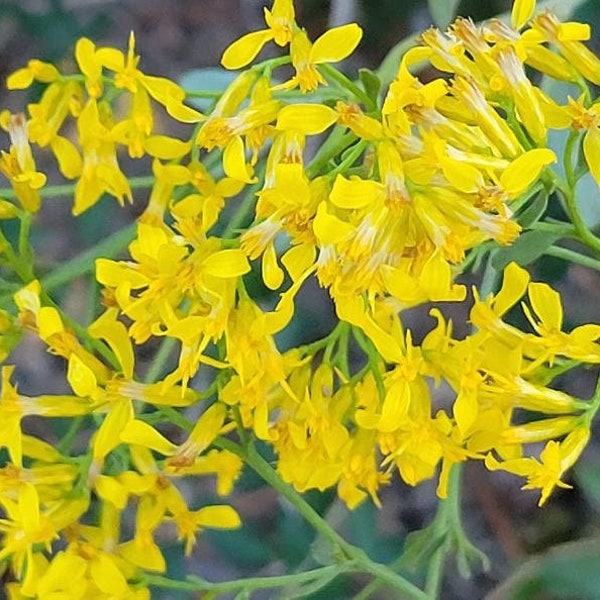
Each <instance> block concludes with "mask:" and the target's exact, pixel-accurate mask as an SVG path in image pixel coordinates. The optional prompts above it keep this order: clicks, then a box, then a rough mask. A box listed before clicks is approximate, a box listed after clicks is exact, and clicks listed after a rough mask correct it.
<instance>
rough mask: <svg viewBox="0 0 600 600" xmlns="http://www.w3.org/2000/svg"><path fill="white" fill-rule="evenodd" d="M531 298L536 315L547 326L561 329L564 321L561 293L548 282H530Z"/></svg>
mask: <svg viewBox="0 0 600 600" xmlns="http://www.w3.org/2000/svg"><path fill="white" fill-rule="evenodd" d="M528 294H529V300H530V301H531V306H532V308H533V310H534V311H535V313H536V315H537V316H538V317H539V318H540V320H541V321H542V323H543V325H544V327H545V328H549V329H550V330H551V331H560V329H561V327H562V321H563V310H562V304H561V301H560V295H559V293H558V292H557V291H556V290H553V289H552V288H551V287H550V286H549V285H547V284H546V283H539V282H534V283H531V284H529V289H528Z"/></svg>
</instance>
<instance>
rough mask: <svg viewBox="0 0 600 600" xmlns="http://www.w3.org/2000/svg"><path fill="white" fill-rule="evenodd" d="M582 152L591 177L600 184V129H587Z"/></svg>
mask: <svg viewBox="0 0 600 600" xmlns="http://www.w3.org/2000/svg"><path fill="white" fill-rule="evenodd" d="M583 154H584V156H585V161H586V162H587V165H588V168H589V170H590V173H591V174H592V177H593V178H594V179H595V180H596V183H597V184H598V185H599V186H600V129H598V128H597V127H592V128H590V129H588V131H587V133H586V134H585V137H584V138H583Z"/></svg>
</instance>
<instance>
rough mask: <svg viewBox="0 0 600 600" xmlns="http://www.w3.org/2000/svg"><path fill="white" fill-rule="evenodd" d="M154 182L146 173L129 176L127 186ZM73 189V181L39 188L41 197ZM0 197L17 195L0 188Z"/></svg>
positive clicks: (52, 196)
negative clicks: (140, 175)
mask: <svg viewBox="0 0 600 600" xmlns="http://www.w3.org/2000/svg"><path fill="white" fill-rule="evenodd" d="M153 184H154V176H153V175H148V176H145V177H131V178H130V179H129V187H131V189H132V190H134V189H143V188H149V187H152V185H153ZM74 191H75V184H74V183H66V184H64V185H49V186H47V187H44V188H42V189H41V190H40V196H41V197H42V198H64V197H65V196H71V195H72V194H73V192H74ZM0 198H4V199H6V200H15V199H16V198H17V195H16V194H15V192H14V190H13V189H12V188H0Z"/></svg>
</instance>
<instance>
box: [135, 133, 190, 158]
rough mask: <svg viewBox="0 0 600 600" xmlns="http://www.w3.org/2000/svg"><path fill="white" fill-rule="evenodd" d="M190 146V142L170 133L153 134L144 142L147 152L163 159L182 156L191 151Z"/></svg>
mask: <svg viewBox="0 0 600 600" xmlns="http://www.w3.org/2000/svg"><path fill="white" fill-rule="evenodd" d="M190 148H191V143H190V142H183V141H181V140H178V139H177V138H172V137H169V136H168V135H153V136H150V137H149V138H148V139H147V140H146V141H145V142H144V149H145V150H146V152H147V153H148V154H150V156H154V157H155V158H160V159H161V160H173V159H174V158H181V157H182V156H185V155H186V154H187V153H188V152H189V151H190Z"/></svg>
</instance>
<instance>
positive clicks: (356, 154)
mask: <svg viewBox="0 0 600 600" xmlns="http://www.w3.org/2000/svg"><path fill="white" fill-rule="evenodd" d="M368 146H369V142H367V141H366V140H361V141H360V142H358V143H357V144H356V145H355V146H354V147H353V148H352V149H350V150H349V151H348V153H347V156H346V157H344V159H343V160H342V162H340V164H339V165H338V166H337V167H335V169H331V171H330V172H329V173H328V174H327V176H328V177H331V178H334V177H335V176H336V175H337V174H338V173H343V172H344V171H345V170H346V169H348V168H350V167H351V166H352V165H353V164H354V163H355V162H356V161H357V160H358V159H359V158H360V157H361V155H362V154H363V152H364V151H365V150H366V149H367V147H368Z"/></svg>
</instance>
